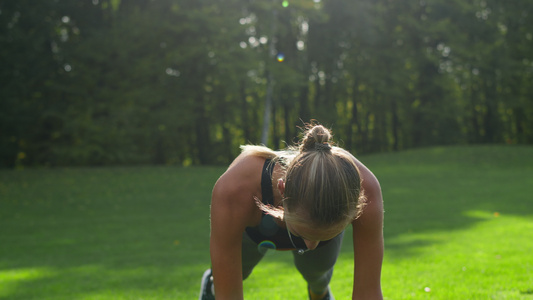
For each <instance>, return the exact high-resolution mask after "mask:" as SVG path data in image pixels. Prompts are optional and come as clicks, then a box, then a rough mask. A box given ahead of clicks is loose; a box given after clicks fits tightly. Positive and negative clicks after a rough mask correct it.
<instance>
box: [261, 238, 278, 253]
mask: <svg viewBox="0 0 533 300" xmlns="http://www.w3.org/2000/svg"><path fill="white" fill-rule="evenodd" d="M269 249H270V250H276V244H274V243H273V242H272V241H269V240H266V241H262V242H261V243H259V245H257V250H258V251H259V253H261V254H265V253H266V252H267V251H268V250H269Z"/></svg>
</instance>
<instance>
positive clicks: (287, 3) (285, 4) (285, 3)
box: [281, 0, 289, 7]
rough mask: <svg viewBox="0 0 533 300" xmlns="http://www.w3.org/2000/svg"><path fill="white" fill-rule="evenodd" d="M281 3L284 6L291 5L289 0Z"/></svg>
mask: <svg viewBox="0 0 533 300" xmlns="http://www.w3.org/2000/svg"><path fill="white" fill-rule="evenodd" d="M281 5H282V6H283V7H287V6H289V1H287V0H285V1H283V2H281Z"/></svg>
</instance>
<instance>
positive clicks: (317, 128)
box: [300, 125, 331, 152]
mask: <svg viewBox="0 0 533 300" xmlns="http://www.w3.org/2000/svg"><path fill="white" fill-rule="evenodd" d="M330 139H331V133H330V131H329V130H328V129H326V128H325V127H324V126H322V125H314V126H313V125H309V126H308V127H307V130H306V131H305V132H304V137H303V139H302V142H301V144H300V151H301V152H307V151H329V150H331V145H330V144H329V141H330Z"/></svg>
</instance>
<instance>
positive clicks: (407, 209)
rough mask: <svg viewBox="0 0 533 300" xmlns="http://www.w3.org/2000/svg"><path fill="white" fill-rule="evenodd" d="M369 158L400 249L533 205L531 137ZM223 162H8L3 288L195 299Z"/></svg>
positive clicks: (0, 218)
mask: <svg viewBox="0 0 533 300" xmlns="http://www.w3.org/2000/svg"><path fill="white" fill-rule="evenodd" d="M361 160H362V161H363V162H364V163H365V164H366V165H367V166H369V168H370V169H371V170H373V172H374V173H375V174H376V176H377V177H378V178H379V180H380V183H381V186H382V190H383V195H384V201H385V210H386V213H385V241H386V253H387V255H388V256H391V257H398V258H406V257H407V258H408V257H411V256H413V255H416V254H417V251H418V249H420V248H424V247H429V246H432V245H435V244H438V243H440V242H441V241H439V240H435V239H430V238H428V237H427V235H425V236H423V237H421V236H420V235H419V234H424V233H431V232H436V231H453V230H462V229H468V228H469V227H471V226H474V225H475V224H477V223H479V222H480V221H482V219H481V218H477V217H475V216H472V215H468V214H465V212H468V211H472V210H481V211H487V212H497V213H500V214H513V215H521V216H529V215H531V214H532V211H533V207H532V206H533V204H532V203H531V201H530V195H531V192H532V190H531V186H533V167H532V166H533V148H532V147H504V146H498V147H497V146H486V147H465V148H461V147H453V148H432V149H424V150H416V151H406V152H401V153H396V154H385V155H374V156H366V157H362V158H361ZM223 171H224V168H158V167H146V168H115V169H74V170H29V171H23V172H12V171H2V172H0V179H1V180H0V298H2V299H11V300H15V299H76V298H83V297H88V298H90V297H91V295H93V296H94V298H98V297H100V298H103V299H139V298H148V299H191V298H192V299H194V298H195V297H196V296H197V292H198V288H199V278H200V276H201V274H202V272H203V271H204V269H205V268H206V267H208V266H209V202H210V194H211V189H212V186H213V184H214V182H215V181H216V179H217V178H218V176H220V174H222V172H223ZM348 231H351V230H350V229H349V230H348ZM346 236H348V237H349V234H347V235H346ZM350 241H351V239H350V238H346V240H345V243H344V246H343V252H344V253H343V255H350V254H349V252H351V251H352V250H351V249H352V246H351V245H350ZM280 262H283V263H286V264H292V260H291V259H290V258H287V257H283V258H280Z"/></svg>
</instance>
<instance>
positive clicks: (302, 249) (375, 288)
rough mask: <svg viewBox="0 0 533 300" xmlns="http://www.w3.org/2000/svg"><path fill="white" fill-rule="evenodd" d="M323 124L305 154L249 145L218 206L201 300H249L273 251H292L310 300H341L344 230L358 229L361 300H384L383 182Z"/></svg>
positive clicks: (216, 198)
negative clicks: (250, 284) (247, 291)
mask: <svg viewBox="0 0 533 300" xmlns="http://www.w3.org/2000/svg"><path fill="white" fill-rule="evenodd" d="M330 140H331V133H330V132H329V131H328V130H327V129H326V128H325V127H323V126H322V125H314V126H311V125H309V126H307V130H306V131H305V133H304V137H303V139H302V141H300V143H299V147H298V148H297V149H289V150H285V151H273V150H270V149H269V148H266V147H262V146H243V147H241V148H242V150H243V151H242V153H241V155H239V156H238V157H237V158H236V159H235V161H233V163H232V164H231V165H230V166H229V168H228V169H227V171H226V172H225V173H224V174H223V175H222V176H221V177H220V178H219V180H218V181H217V183H216V184H215V187H214V189H213V195H212V200H211V240H210V251H211V265H212V269H209V270H207V271H206V272H205V273H204V276H203V278H202V290H201V292H200V300H207V299H214V294H216V299H218V300H225V299H231V300H235V299H243V285H242V281H243V280H244V279H246V278H247V277H248V276H249V275H250V274H251V272H252V270H253V268H254V267H255V265H256V264H257V263H258V262H259V261H260V260H261V258H262V257H263V255H264V254H265V252H266V251H267V250H268V249H275V250H290V251H292V253H293V255H294V263H295V265H296V267H297V269H298V271H299V272H300V273H301V274H302V276H303V277H304V279H305V280H306V281H307V284H308V295H309V299H312V300H315V299H333V295H332V292H331V290H330V289H329V282H330V280H331V276H332V274H333V267H334V264H335V262H336V260H337V257H338V254H339V251H340V246H341V241H342V237H343V234H344V229H345V227H346V226H347V225H348V224H350V223H351V224H352V226H353V244H354V245H353V246H354V285H353V294H352V295H353V296H352V298H353V299H366V300H368V299H383V296H382V293H381V284H380V277H381V264H382V260H383V200H382V196H381V189H380V186H379V182H378V180H377V179H376V177H375V176H374V175H373V174H372V172H370V170H369V169H368V168H366V167H365V166H364V165H363V164H362V163H361V162H359V161H358V160H357V159H356V158H355V157H353V156H352V155H351V154H350V153H349V152H347V151H346V150H344V149H342V148H339V147H335V146H332V144H331V141H330Z"/></svg>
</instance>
